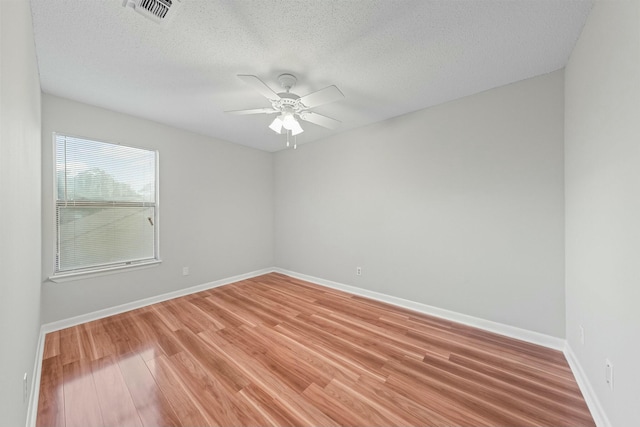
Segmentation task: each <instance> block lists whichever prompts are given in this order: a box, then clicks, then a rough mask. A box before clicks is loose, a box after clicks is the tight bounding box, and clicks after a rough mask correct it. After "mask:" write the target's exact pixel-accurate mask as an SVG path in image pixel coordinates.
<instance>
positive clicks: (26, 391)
mask: <svg viewBox="0 0 640 427" xmlns="http://www.w3.org/2000/svg"><path fill="white" fill-rule="evenodd" d="M28 380H29V375H28V374H27V373H26V372H25V373H24V376H23V377H22V403H27V396H28V395H29V381H28Z"/></svg>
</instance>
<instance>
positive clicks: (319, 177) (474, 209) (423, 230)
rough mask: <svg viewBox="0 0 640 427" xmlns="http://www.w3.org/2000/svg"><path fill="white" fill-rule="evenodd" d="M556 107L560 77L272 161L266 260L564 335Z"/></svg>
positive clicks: (519, 85)
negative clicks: (270, 240) (270, 247)
mask: <svg viewBox="0 0 640 427" xmlns="http://www.w3.org/2000/svg"><path fill="white" fill-rule="evenodd" d="M563 111H564V104H563V72H562V71H557V72H554V73H551V74H549V75H546V76H541V77H537V78H533V79H530V80H525V81H522V82H518V83H514V84H511V85H508V86H504V87H500V88H497V89H492V90H490V91H487V92H483V93H480V94H477V95H473V96H469V97H466V98H463V99H460V100H457V101H454V102H450V103H447V104H444V105H440V106H437V107H434V108H430V109H426V110H422V111H418V112H415V113H412V114H408V115H405V116H401V117H397V118H394V119H391V120H387V121H384V122H382V123H378V124H375V125H372V126H369V127H366V128H362V129H358V130H354V131H351V132H347V133H344V134H341V135H338V136H335V137H332V138H329V139H327V140H324V141H319V142H314V143H313V144H309V145H304V146H299V147H298V149H297V150H295V151H281V152H278V153H276V154H275V163H274V171H275V236H276V240H275V242H276V251H275V252H276V265H277V266H278V267H282V268H285V269H288V270H292V271H296V272H299V273H303V274H308V275H311V276H316V277H320V278H323V279H328V280H333V281H337V282H340V283H344V284H348V285H352V286H358V287H361V288H365V289H367V290H372V291H377V292H382V293H385V294H388V295H392V296H396V297H401V298H405V299H409V300H413V301H417V302H421V303H425V304H429V305H433V306H436V307H440V308H444V309H448V310H453V311H456V312H460V313H464V314H468V315H471V316H476V317H480V318H483V319H488V320H492V321H496V322H501V323H505V324H508V325H512V326H516V327H521V328H525V329H529V330H533V331H537V332H541V333H544V334H549V335H552V336H556V337H563V336H564V332H565V328H564V320H565V311H564V306H565V301H564V238H563V233H564V232H563V228H564V198H563V120H564V119H563ZM356 266H361V267H362V269H363V270H362V271H363V273H362V276H359V277H357V276H356V275H355V272H356Z"/></svg>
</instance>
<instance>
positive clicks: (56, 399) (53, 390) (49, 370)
mask: <svg viewBox="0 0 640 427" xmlns="http://www.w3.org/2000/svg"><path fill="white" fill-rule="evenodd" d="M59 337H60V335H59V334H58V333H56V332H54V333H51V334H49V335H47V337H46V339H45V346H46V343H47V341H49V340H51V342H56V343H59V342H60V340H59ZM63 384H64V381H63V378H62V361H61V359H60V357H59V356H58V355H56V356H50V357H48V358H46V359H44V360H43V361H42V374H41V380H40V395H39V398H38V419H37V423H36V425H37V426H38V427H46V426H49V427H64V426H65V418H64V389H63Z"/></svg>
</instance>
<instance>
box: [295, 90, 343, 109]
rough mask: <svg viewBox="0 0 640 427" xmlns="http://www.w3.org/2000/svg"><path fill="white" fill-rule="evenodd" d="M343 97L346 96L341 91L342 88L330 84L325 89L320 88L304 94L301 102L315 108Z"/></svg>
mask: <svg viewBox="0 0 640 427" xmlns="http://www.w3.org/2000/svg"><path fill="white" fill-rule="evenodd" d="M342 98H344V95H343V94H342V92H340V89H338V88H337V87H335V86H328V87H325V88H324V89H320V90H318V91H316V92H313V93H310V94H309V95H305V96H303V97H302V98H300V102H302V103H303V104H304V105H305V106H306V107H307V108H313V107H317V106H318V105H322V104H328V103H330V102H333V101H337V100H339V99H342Z"/></svg>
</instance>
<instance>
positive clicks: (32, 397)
mask: <svg viewBox="0 0 640 427" xmlns="http://www.w3.org/2000/svg"><path fill="white" fill-rule="evenodd" d="M44 335H45V334H44V332H43V330H42V327H40V333H39V335H38V345H37V347H36V360H35V363H34V364H33V371H32V372H33V373H32V375H31V393H29V404H28V406H27V424H26V426H27V427H35V425H36V417H37V416H38V398H39V397H40V377H41V375H42V357H43V355H44Z"/></svg>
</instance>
